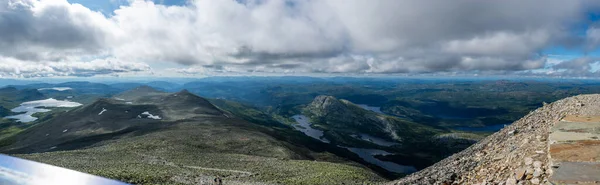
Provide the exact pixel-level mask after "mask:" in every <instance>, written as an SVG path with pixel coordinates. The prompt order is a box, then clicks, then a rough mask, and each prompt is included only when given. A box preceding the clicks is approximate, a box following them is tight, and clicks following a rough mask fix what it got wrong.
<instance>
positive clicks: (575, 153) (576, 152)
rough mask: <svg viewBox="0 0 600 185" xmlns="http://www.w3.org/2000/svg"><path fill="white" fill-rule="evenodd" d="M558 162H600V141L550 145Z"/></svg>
mask: <svg viewBox="0 0 600 185" xmlns="http://www.w3.org/2000/svg"><path fill="white" fill-rule="evenodd" d="M550 154H551V156H552V160H553V161H556V162H600V141H598V140H583V141H574V142H570V143H559V144H552V145H550Z"/></svg>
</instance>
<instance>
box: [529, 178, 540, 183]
mask: <svg viewBox="0 0 600 185" xmlns="http://www.w3.org/2000/svg"><path fill="white" fill-rule="evenodd" d="M530 182H531V184H540V179H538V178H533V179H531V181H530Z"/></svg>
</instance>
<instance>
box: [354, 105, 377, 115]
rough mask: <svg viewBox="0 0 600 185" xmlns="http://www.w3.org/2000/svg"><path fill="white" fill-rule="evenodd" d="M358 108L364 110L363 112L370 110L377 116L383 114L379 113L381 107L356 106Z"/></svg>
mask: <svg viewBox="0 0 600 185" xmlns="http://www.w3.org/2000/svg"><path fill="white" fill-rule="evenodd" d="M357 105H358V106H359V107H361V108H363V109H365V110H370V111H373V112H376V113H379V114H383V112H381V107H373V106H369V105H365V104H357Z"/></svg>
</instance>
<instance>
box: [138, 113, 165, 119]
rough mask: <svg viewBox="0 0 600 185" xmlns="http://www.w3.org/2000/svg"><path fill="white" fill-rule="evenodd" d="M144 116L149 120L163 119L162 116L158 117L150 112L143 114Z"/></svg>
mask: <svg viewBox="0 0 600 185" xmlns="http://www.w3.org/2000/svg"><path fill="white" fill-rule="evenodd" d="M142 115H145V116H147V118H150V119H161V118H160V116H158V115H152V114H150V112H148V111H146V112H142Z"/></svg>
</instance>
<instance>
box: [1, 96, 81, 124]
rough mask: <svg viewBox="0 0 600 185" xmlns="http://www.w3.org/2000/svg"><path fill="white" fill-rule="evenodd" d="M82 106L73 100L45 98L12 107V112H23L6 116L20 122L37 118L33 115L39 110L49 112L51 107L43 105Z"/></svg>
mask: <svg viewBox="0 0 600 185" xmlns="http://www.w3.org/2000/svg"><path fill="white" fill-rule="evenodd" d="M78 106H81V104H80V103H77V102H72V101H62V100H56V99H54V98H49V99H45V100H36V101H28V102H24V103H21V105H19V106H18V107H16V108H14V109H11V111H12V112H18V113H22V114H17V115H13V116H7V117H5V118H8V119H16V120H17V121H18V122H23V123H27V122H32V121H35V120H37V118H36V117H33V116H32V115H33V114H35V113H38V112H48V111H50V110H49V109H45V108H41V107H78Z"/></svg>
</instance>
